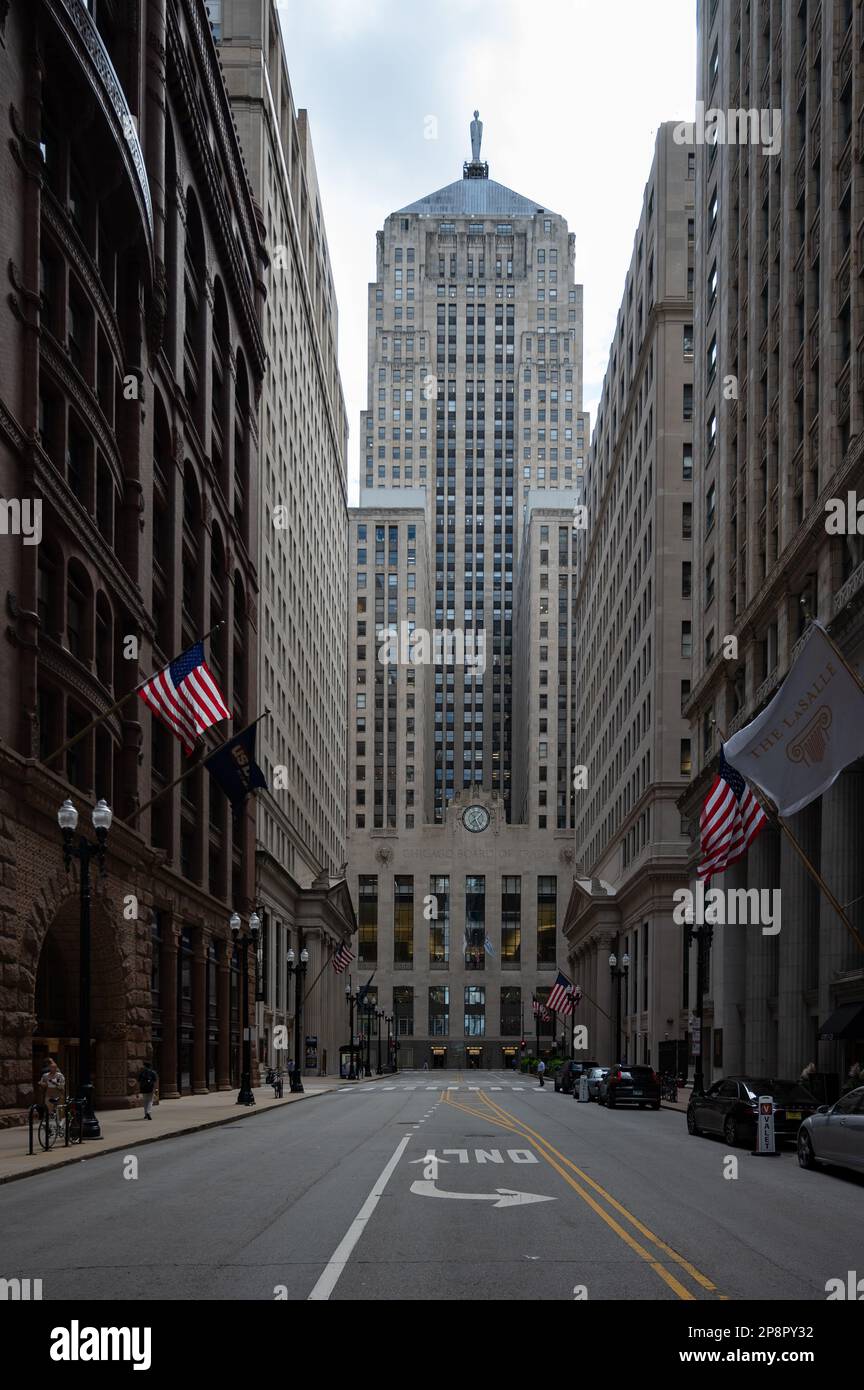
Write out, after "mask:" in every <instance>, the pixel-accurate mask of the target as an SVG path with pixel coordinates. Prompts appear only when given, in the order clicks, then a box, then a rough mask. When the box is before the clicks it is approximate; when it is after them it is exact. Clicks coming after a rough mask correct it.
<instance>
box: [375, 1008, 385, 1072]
mask: <svg viewBox="0 0 864 1390" xmlns="http://www.w3.org/2000/svg"><path fill="white" fill-rule="evenodd" d="M383 1021H384V1010H383V1009H376V1010H375V1022H376V1027H375V1032H376V1034H377V1040H378V1068H377V1075H378V1076H381V1074H382V1072H383V1067H382V1066H381V1024H382V1023H383Z"/></svg>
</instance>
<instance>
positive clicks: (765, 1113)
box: [753, 1096, 779, 1158]
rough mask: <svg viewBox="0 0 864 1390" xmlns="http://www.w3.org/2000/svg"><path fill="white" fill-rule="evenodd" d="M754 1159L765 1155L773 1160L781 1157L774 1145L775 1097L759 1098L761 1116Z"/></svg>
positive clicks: (757, 1121) (758, 1118) (757, 1126)
mask: <svg viewBox="0 0 864 1390" xmlns="http://www.w3.org/2000/svg"><path fill="white" fill-rule="evenodd" d="M753 1155H754V1157H757V1156H760V1155H765V1156H768V1157H771V1158H778V1157H779V1150H778V1149H777V1148H776V1147H775V1143H774V1097H773V1096H760V1097H759V1114H758V1116H757V1119H756V1148H755V1149H754V1150H753Z"/></svg>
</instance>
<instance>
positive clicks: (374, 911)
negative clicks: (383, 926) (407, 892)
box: [357, 874, 378, 965]
mask: <svg viewBox="0 0 864 1390" xmlns="http://www.w3.org/2000/svg"><path fill="white" fill-rule="evenodd" d="M357 960H358V963H359V964H360V965H377V963H378V878H377V876H376V875H375V874H369V875H364V874H361V876H360V883H359V911H358V914H357Z"/></svg>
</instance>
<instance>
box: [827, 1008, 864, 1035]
mask: <svg viewBox="0 0 864 1390" xmlns="http://www.w3.org/2000/svg"><path fill="white" fill-rule="evenodd" d="M844 1038H846V1039H855V1040H858V1039H859V1038H864V1003H858V1004H843V1005H842V1006H841V1007H840V1008H839V1009H835V1010H834V1013H833V1014H832V1015H831V1017H830V1018H829V1019H828V1020H827V1022H825V1023H823V1024H822V1027H821V1028H820V1029H819V1041H820V1042H840V1041H841V1040H843V1039H844Z"/></svg>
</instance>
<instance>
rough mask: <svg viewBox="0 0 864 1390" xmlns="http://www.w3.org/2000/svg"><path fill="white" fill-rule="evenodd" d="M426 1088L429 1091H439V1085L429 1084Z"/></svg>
mask: <svg viewBox="0 0 864 1390" xmlns="http://www.w3.org/2000/svg"><path fill="white" fill-rule="evenodd" d="M426 1090H427V1091H437V1090H438V1087H437V1086H427V1087H426Z"/></svg>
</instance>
